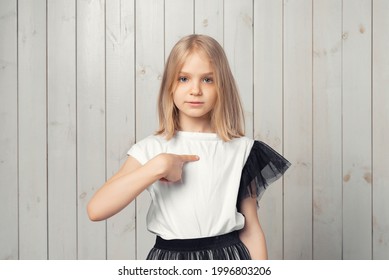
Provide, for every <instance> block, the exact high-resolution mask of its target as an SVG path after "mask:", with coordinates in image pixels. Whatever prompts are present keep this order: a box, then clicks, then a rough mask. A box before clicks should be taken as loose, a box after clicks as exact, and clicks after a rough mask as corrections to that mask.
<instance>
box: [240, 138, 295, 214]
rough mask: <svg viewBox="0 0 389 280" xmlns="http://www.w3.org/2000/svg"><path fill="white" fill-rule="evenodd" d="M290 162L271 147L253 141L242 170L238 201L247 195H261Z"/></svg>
mask: <svg viewBox="0 0 389 280" xmlns="http://www.w3.org/2000/svg"><path fill="white" fill-rule="evenodd" d="M290 165H291V163H290V162H289V161H288V160H286V159H285V158H284V157H283V156H281V155H280V154H279V153H277V152H276V151H275V150H273V149H272V148H271V147H269V146H268V145H266V144H265V143H263V142H261V141H254V144H253V147H252V148H251V151H250V154H249V156H248V158H247V161H246V163H245V165H244V167H243V170H242V177H241V179H240V185H239V194H238V203H237V204H238V205H237V206H238V209H239V206H240V202H241V201H242V200H243V199H244V198H247V197H253V198H257V201H259V200H260V198H261V197H262V195H263V193H264V191H265V189H266V188H267V186H269V185H270V184H271V183H273V182H274V181H276V180H277V179H279V178H280V177H281V176H282V175H283V174H284V172H285V171H286V170H287V169H288V168H289V167H290Z"/></svg>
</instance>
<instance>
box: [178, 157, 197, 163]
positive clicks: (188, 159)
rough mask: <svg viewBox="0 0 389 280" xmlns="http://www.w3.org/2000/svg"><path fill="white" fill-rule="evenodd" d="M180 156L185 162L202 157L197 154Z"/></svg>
mask: <svg viewBox="0 0 389 280" xmlns="http://www.w3.org/2000/svg"><path fill="white" fill-rule="evenodd" d="M180 158H181V159H182V161H183V162H189V161H198V160H199V159H200V157H199V156H196V155H180Z"/></svg>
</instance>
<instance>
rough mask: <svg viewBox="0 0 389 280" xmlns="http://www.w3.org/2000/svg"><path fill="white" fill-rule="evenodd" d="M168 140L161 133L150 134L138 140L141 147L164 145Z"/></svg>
mask: <svg viewBox="0 0 389 280" xmlns="http://www.w3.org/2000/svg"><path fill="white" fill-rule="evenodd" d="M166 142H167V140H166V139H165V138H164V137H163V136H161V135H149V136H147V137H146V138H143V139H142V140H140V141H138V142H136V144H135V145H136V146H138V147H139V148H148V147H158V146H161V145H164V144H165V143H166Z"/></svg>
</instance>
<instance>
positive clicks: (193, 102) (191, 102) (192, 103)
mask: <svg viewBox="0 0 389 280" xmlns="http://www.w3.org/2000/svg"><path fill="white" fill-rule="evenodd" d="M186 103H188V104H190V105H202V104H204V102H200V101H187V102H186Z"/></svg>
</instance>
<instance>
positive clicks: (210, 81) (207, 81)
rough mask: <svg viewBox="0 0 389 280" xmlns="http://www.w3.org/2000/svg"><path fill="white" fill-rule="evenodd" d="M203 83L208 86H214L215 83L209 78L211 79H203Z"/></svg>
mask: <svg viewBox="0 0 389 280" xmlns="http://www.w3.org/2000/svg"><path fill="white" fill-rule="evenodd" d="M203 82H204V83H206V84H212V83H213V79H212V78H209V77H205V78H204V79H203Z"/></svg>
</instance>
